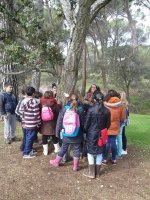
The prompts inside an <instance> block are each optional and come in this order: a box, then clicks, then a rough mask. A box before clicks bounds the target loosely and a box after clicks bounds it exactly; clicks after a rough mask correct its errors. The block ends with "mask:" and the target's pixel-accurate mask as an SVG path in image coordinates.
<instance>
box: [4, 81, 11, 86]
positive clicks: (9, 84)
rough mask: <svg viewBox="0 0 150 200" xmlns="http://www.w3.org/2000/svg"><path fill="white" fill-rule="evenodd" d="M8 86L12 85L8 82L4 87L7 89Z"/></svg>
mask: <svg viewBox="0 0 150 200" xmlns="http://www.w3.org/2000/svg"><path fill="white" fill-rule="evenodd" d="M8 86H13V84H12V83H10V82H7V83H5V84H4V87H8Z"/></svg>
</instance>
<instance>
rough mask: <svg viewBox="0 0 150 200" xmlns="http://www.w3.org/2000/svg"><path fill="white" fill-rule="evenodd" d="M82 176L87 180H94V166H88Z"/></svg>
mask: <svg viewBox="0 0 150 200" xmlns="http://www.w3.org/2000/svg"><path fill="white" fill-rule="evenodd" d="M83 175H84V176H87V177H89V178H95V165H89V169H88V170H87V171H86V172H84V173H83Z"/></svg>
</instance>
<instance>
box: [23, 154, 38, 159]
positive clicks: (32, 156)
mask: <svg viewBox="0 0 150 200" xmlns="http://www.w3.org/2000/svg"><path fill="white" fill-rule="evenodd" d="M35 157H36V155H33V154H32V155H31V154H29V155H24V156H23V158H35Z"/></svg>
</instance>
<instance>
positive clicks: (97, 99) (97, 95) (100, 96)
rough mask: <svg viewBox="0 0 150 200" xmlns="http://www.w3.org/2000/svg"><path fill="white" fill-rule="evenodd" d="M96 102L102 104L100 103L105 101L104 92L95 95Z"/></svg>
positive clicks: (97, 92)
mask: <svg viewBox="0 0 150 200" xmlns="http://www.w3.org/2000/svg"><path fill="white" fill-rule="evenodd" d="M94 100H95V101H97V102H100V101H103V100H104V95H103V93H102V92H100V91H96V92H95V93H94Z"/></svg>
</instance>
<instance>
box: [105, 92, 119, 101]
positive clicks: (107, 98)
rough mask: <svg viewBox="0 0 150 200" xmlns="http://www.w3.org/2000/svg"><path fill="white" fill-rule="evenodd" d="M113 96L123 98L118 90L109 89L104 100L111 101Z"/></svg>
mask: <svg viewBox="0 0 150 200" xmlns="http://www.w3.org/2000/svg"><path fill="white" fill-rule="evenodd" d="M111 97H118V98H119V99H120V98H121V96H120V94H119V93H118V92H117V91H116V90H108V93H107V94H106V96H105V98H104V100H105V101H109V99H110V98H111Z"/></svg>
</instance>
